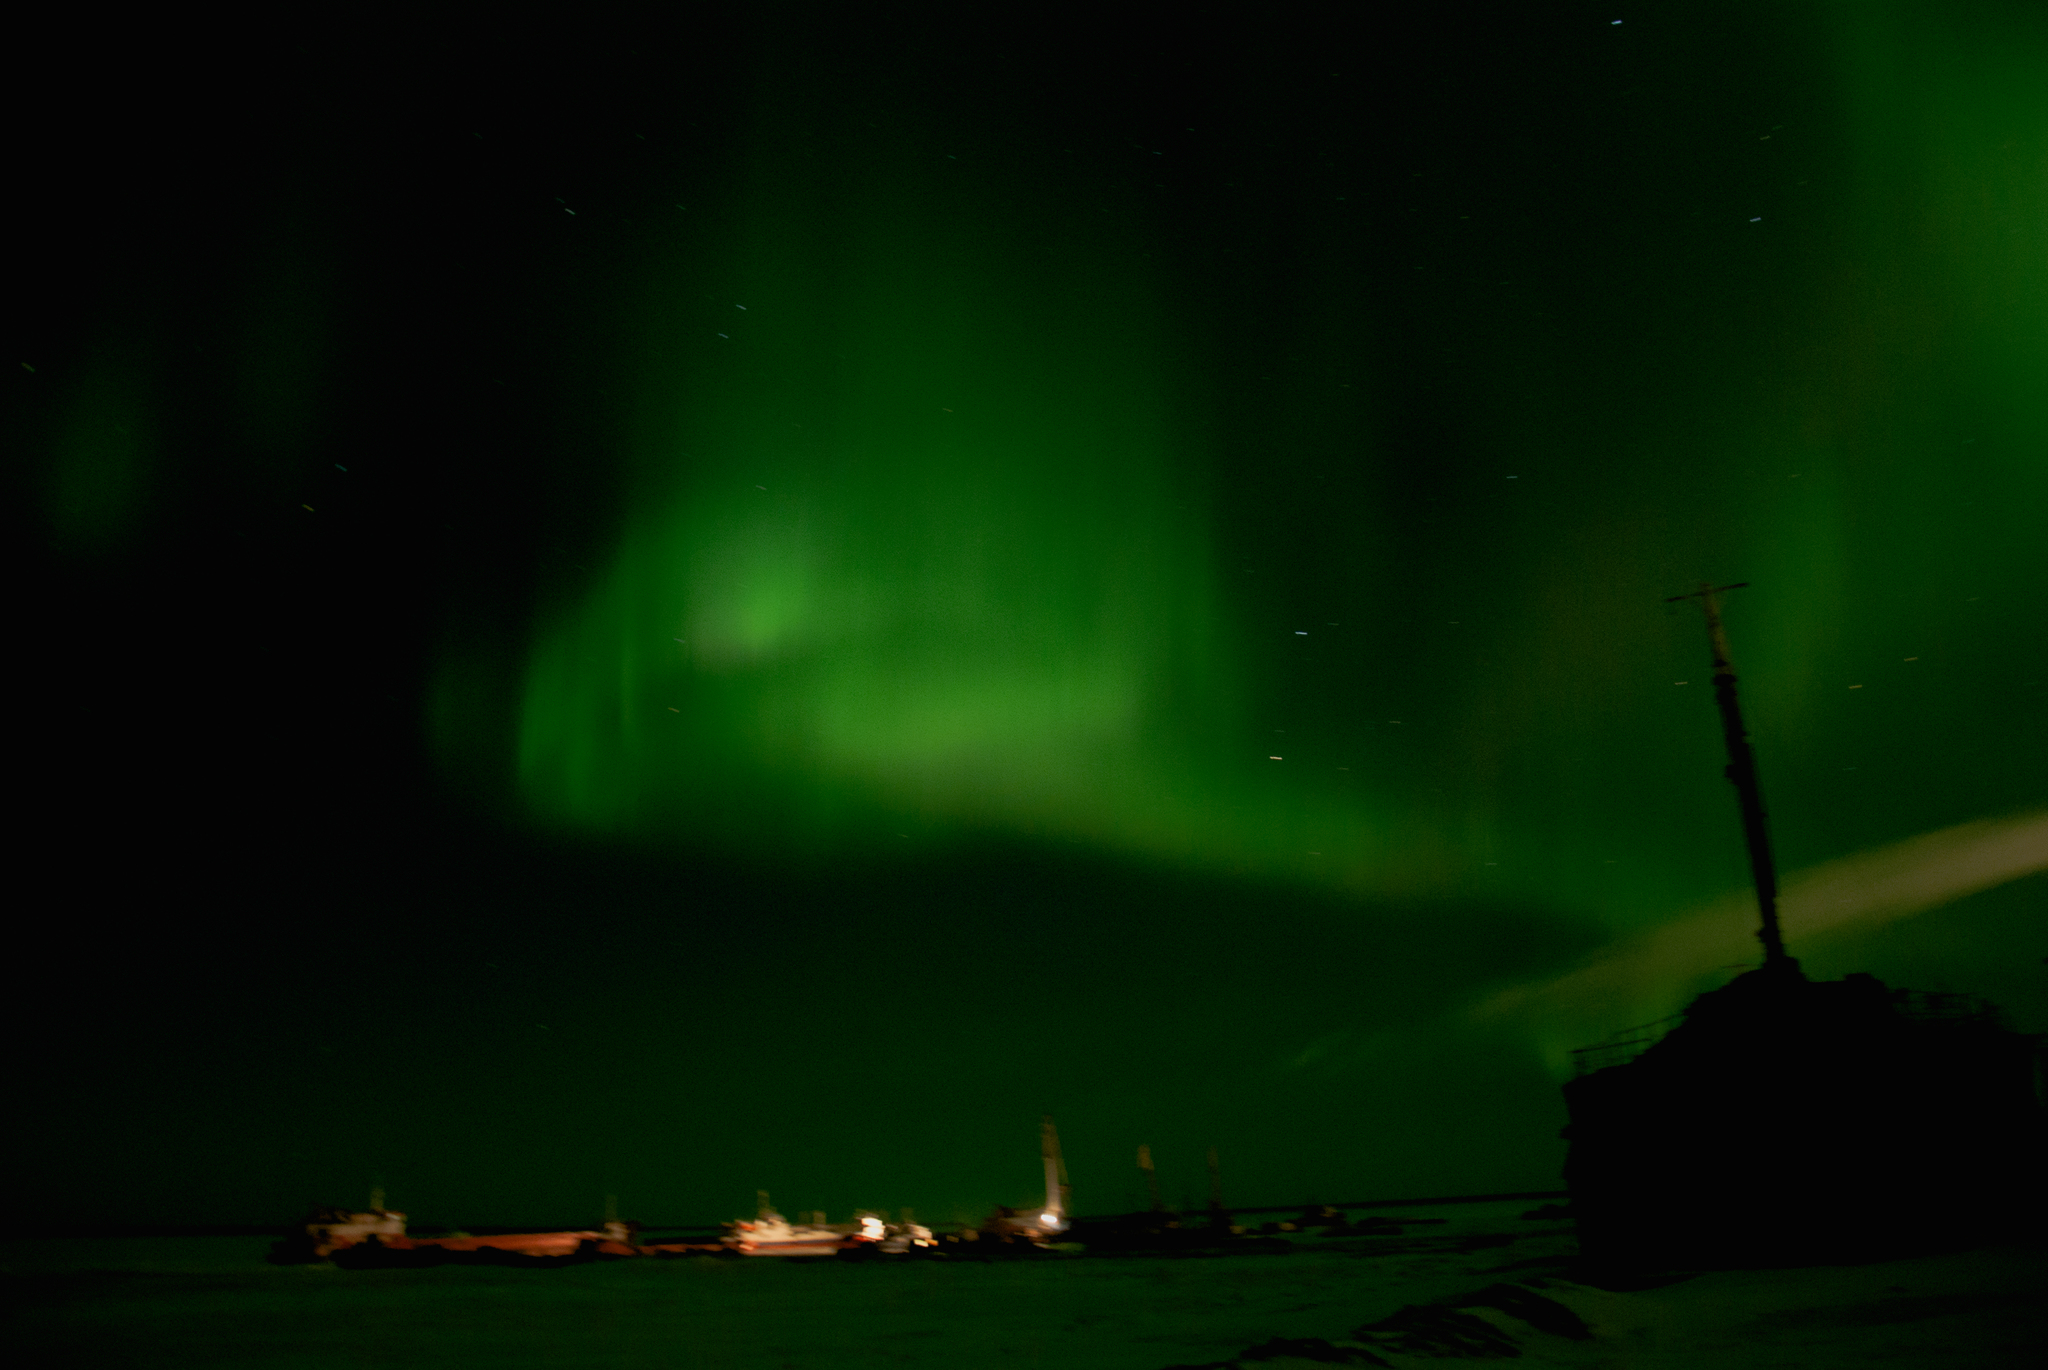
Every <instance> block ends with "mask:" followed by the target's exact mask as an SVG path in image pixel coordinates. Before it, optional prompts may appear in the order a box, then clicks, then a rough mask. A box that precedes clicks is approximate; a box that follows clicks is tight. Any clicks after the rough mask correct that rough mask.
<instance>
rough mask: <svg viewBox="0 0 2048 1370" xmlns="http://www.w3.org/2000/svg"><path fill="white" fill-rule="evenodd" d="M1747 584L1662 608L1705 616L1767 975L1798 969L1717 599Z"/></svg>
mask: <svg viewBox="0 0 2048 1370" xmlns="http://www.w3.org/2000/svg"><path fill="white" fill-rule="evenodd" d="M1748 585H1749V582H1748V581H1746V580H1745V581H1739V582H1737V583H1736V584H1734V585H1720V586H1715V585H1710V584H1708V583H1707V582H1706V581H1701V582H1700V588H1699V589H1697V590H1695V591H1694V592H1693V593H1691V594H1689V595H1673V596H1671V597H1670V598H1669V599H1667V600H1665V601H1664V602H1665V603H1666V604H1676V603H1678V602H1679V601H1680V600H1683V599H1697V600H1698V601H1699V602H1700V607H1701V608H1703V609H1704V610H1705V611H1706V615H1707V636H1708V637H1709V638H1710V639H1711V640H1712V642H1713V645H1714V703H1715V704H1716V705H1718V706H1719V707H1720V710H1721V735H1722V737H1723V739H1724V740H1725V741H1726V742H1727V744H1728V770H1727V776H1728V779H1729V781H1730V782H1731V783H1732V784H1733V785H1734V786H1735V793H1736V796H1737V798H1738V799H1739V800H1740V801H1741V804H1742V836H1743V838H1744V839H1745V840H1746V841H1747V842H1748V844H1749V872H1750V876H1751V878H1752V879H1754V880H1755V882H1756V907H1757V913H1758V914H1759V915H1760V916H1761V917H1762V920H1763V922H1762V926H1760V927H1759V928H1758V929H1757V934H1756V936H1757V940H1758V941H1760V942H1762V943H1763V944H1764V968H1765V969H1766V970H1786V969H1790V970H1794V971H1796V970H1797V969H1798V965H1799V963H1798V962H1796V961H1794V960H1793V959H1792V958H1791V957H1789V956H1787V955H1786V954H1785V942H1784V939H1783V938H1782V937H1780V936H1779V935H1778V871H1777V867H1776V866H1775V865H1774V864H1773V863H1772V861H1771V834H1770V830H1769V828H1768V827H1766V826H1765V823H1764V800H1763V794H1762V792H1761V791H1760V790H1759V789H1758V787H1757V779H1756V757H1755V756H1754V755H1753V754H1752V753H1751V752H1750V749H1749V730H1748V729H1746V728H1745V727H1743V725H1742V708H1741V706H1740V705H1739V704H1737V703H1736V700H1735V667H1734V666H1733V665H1732V664H1730V662H1729V660H1728V635H1727V633H1725V632H1724V631H1722V628H1721V604H1720V601H1719V600H1718V599H1717V598H1716V596H1718V595H1719V594H1721V592H1722V591H1724V590H1741V589H1746V588H1747V587H1748Z"/></svg>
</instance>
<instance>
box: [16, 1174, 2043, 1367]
mask: <svg viewBox="0 0 2048 1370" xmlns="http://www.w3.org/2000/svg"><path fill="white" fill-rule="evenodd" d="M1527 1207H1528V1205H1527V1204H1526V1203H1525V1202H1522V1203H1510V1204H1498V1205H1462V1206H1456V1207H1446V1208H1443V1209H1440V1210H1436V1211H1434V1212H1433V1213H1429V1214H1427V1216H1438V1217H1443V1218H1446V1219H1449V1220H1450V1221H1448V1222H1446V1223H1445V1224H1443V1225H1440V1226H1426V1227H1419V1228H1416V1229H1414V1230H1412V1231H1411V1232H1410V1234H1409V1235H1408V1236H1406V1237H1403V1238H1363V1239H1361V1238H1352V1239H1340V1240H1336V1241H1331V1242H1318V1241H1315V1240H1304V1241H1301V1242H1299V1243H1297V1245H1296V1248H1295V1250H1294V1251H1293V1252H1292V1253H1290V1254H1287V1255H1257V1256H1230V1257H1218V1258H1189V1259H1154V1258H1081V1259H1072V1260H1051V1261H1037V1262H990V1263H979V1262H967V1261H962V1262H936V1261H934V1262H917V1263H882V1262H876V1263H871V1264H856V1265H848V1264H843V1263H837V1262H829V1261H825V1262H792V1261H778V1260H752V1261H721V1260H714V1259H709V1258H686V1259H679V1260H668V1261H656V1260H638V1261H619V1262H612V1263H604V1264H593V1265H582V1266H575V1267H571V1268H566V1269H549V1270H519V1269H508V1268H499V1267H442V1268H435V1269H424V1270H384V1271H345V1270H337V1269H333V1268H331V1267H304V1266H301V1267H284V1268H276V1267H271V1266H267V1265H265V1264H264V1263H263V1261H262V1255H263V1252H264V1250H265V1248H266V1246H267V1244H268V1243H267V1241H266V1240H264V1239H260V1238H220V1237H212V1238H186V1239H161V1240H141V1239H138V1240H131V1241H121V1240H105V1241H92V1242H86V1241H37V1242H10V1243H5V1244H0V1267H4V1270H5V1272H6V1281H5V1283H6V1288H7V1296H8V1302H9V1304H10V1309H9V1319H8V1320H9V1323H10V1325H11V1326H10V1330H9V1333H8V1342H9V1345H10V1348H11V1351H12V1353H13V1358H14V1359H15V1363H17V1364H28V1365H35V1366H38V1367H45V1366H124V1367H138V1368H141V1367H156V1366H222V1367H258V1366H262V1367H271V1366H276V1367H326V1366H379V1367H383V1366H428V1367H436V1366H450V1367H454V1366H463V1367H474V1366H479V1365H487V1366H492V1367H494V1368H496V1367H512V1366H517V1367H525V1366H533V1367H543V1366H545V1367H583V1366H589V1367H600V1366H602V1367H618V1368H619V1370H638V1368H639V1367H682V1368H687V1367H699V1366H702V1367H721V1368H722V1367H732V1370H784V1368H785V1367H787V1368H789V1370H825V1368H826V1367H833V1368H834V1370H840V1368H845V1370H859V1368H861V1367H884V1366H887V1367H969V1368H970V1370H971V1368H972V1367H977V1366H991V1367H1012V1366H1014V1367H1032V1368H1033V1370H1037V1368H1038V1367H1044V1368H1045V1370H1164V1367H1167V1366H1173V1365H1204V1364H1216V1363H1219V1362H1229V1361H1233V1360H1235V1361H1236V1362H1237V1363H1238V1364H1241V1365H1244V1366H1253V1365H1266V1366H1273V1367H1276V1370H1285V1367H1290V1366H1305V1365H1309V1364H1315V1363H1324V1364H1329V1363H1338V1364H1342V1363H1347V1361H1348V1363H1352V1364H1372V1363H1375V1362H1374V1361H1372V1360H1368V1359H1365V1358H1363V1357H1364V1350H1363V1348H1364V1347H1365V1346H1368V1345H1369V1346H1371V1347H1373V1348H1375V1349H1373V1350H1372V1351H1371V1354H1372V1355H1374V1356H1377V1357H1378V1362H1377V1363H1383V1364H1390V1365H1396V1366H1422V1365H1436V1366H1439V1367H1441V1365H1442V1363H1443V1355H1444V1353H1445V1352H1446V1351H1447V1350H1449V1349H1451V1348H1450V1347H1448V1346H1447V1345H1444V1344H1441V1343H1439V1344H1437V1345H1435V1346H1434V1347H1423V1348H1420V1349H1411V1350H1407V1351H1404V1350H1400V1349H1394V1347H1393V1342H1394V1341H1396V1340H1398V1336H1396V1334H1390V1333H1383V1334H1381V1336H1380V1338H1379V1339H1378V1340H1376V1341H1370V1342H1367V1343H1360V1342H1357V1341H1355V1340H1354V1339H1353V1337H1352V1333H1353V1331H1354V1329H1357V1328H1359V1327H1360V1326H1361V1325H1363V1324H1369V1323H1373V1322H1377V1321H1379V1320H1382V1319H1385V1318H1388V1317H1389V1315H1395V1314H1398V1313H1399V1311H1400V1310H1401V1309H1402V1308H1403V1306H1404V1305H1430V1304H1439V1305H1440V1306H1439V1307H1437V1308H1431V1309H1427V1310H1425V1312H1424V1313H1423V1314H1422V1315H1421V1322H1420V1323H1419V1324H1417V1325H1420V1326H1423V1327H1425V1328H1427V1327H1429V1326H1434V1325H1437V1323H1440V1322H1441V1320H1442V1319H1443V1317H1444V1316H1445V1315H1446V1314H1447V1313H1448V1312H1449V1310H1450V1309H1452V1308H1455V1307H1457V1306H1459V1304H1460V1301H1461V1296H1464V1295H1467V1294H1470V1293H1472V1292H1474V1291H1477V1290H1480V1289H1482V1288H1485V1287H1487V1286H1494V1285H1500V1284H1504V1283H1505V1284H1512V1285H1518V1286H1520V1287H1522V1288H1526V1289H1528V1290H1529V1291H1531V1292H1533V1293H1535V1294H1539V1295H1541V1296H1542V1297H1543V1298H1546V1299H1550V1300H1554V1301H1555V1302H1556V1303H1558V1304H1562V1305H1563V1306H1564V1307H1566V1308H1569V1309H1570V1310H1572V1312H1574V1313H1576V1314H1577V1315H1578V1316H1579V1318H1581V1319H1583V1321H1584V1323H1585V1324H1586V1325H1587V1327H1588V1328H1589V1330H1590V1332H1591V1335H1590V1336H1589V1337H1587V1338H1585V1339H1575V1338H1573V1337H1570V1336H1567V1335H1563V1334H1561V1333H1558V1332H1553V1331H1544V1330H1539V1329H1538V1328H1537V1327H1534V1326H1532V1325H1531V1324H1530V1323H1529V1322H1527V1321H1524V1320H1522V1319H1521V1318H1519V1317H1516V1316H1513V1315H1511V1314H1510V1313H1507V1312H1503V1311H1500V1310H1499V1309H1498V1308H1493V1307H1484V1306H1467V1309H1466V1312H1465V1313H1464V1315H1463V1316H1464V1319H1468V1320H1469V1319H1484V1320H1485V1322H1486V1324H1488V1325H1490V1329H1491V1330H1490V1331H1489V1330H1488V1329H1487V1328H1486V1327H1481V1328H1480V1329H1479V1336H1478V1338H1477V1342H1478V1343H1479V1344H1485V1343H1487V1342H1489V1341H1490V1342H1491V1345H1492V1349H1493V1353H1494V1355H1495V1356H1496V1357H1505V1356H1506V1355H1507V1354H1510V1353H1519V1359H1520V1360H1521V1361H1523V1362H1524V1363H1527V1364H1535V1365H1559V1366H1572V1367H1581V1366H1584V1367H1609V1366H1613V1367H1637V1366H1640V1367H1644V1368H1645V1370H1651V1368H1652V1367H1655V1368H1658V1370H1662V1368H1663V1367H1670V1368H1671V1370H1681V1368H1683V1370H1695V1368H1697V1370H1708V1367H1723V1366H1745V1367H1747V1366H1784V1367H1788V1368H1789V1367H1803V1368H1807V1370H1830V1368H1831V1367H1836V1366H1841V1367H1850V1366H1901V1367H1905V1366H1912V1367H1950V1366H1959V1367H1960V1366H1986V1367H1991V1366H1997V1367H2004V1366H2021V1365H2026V1366H2030V1367H2031V1366H2034V1365H2037V1364H2043V1363H2048V1245H2044V1244H2042V1243H2039V1242H2031V1243H2023V1244H2018V1245H2014V1246H2010V1247H2002V1248H1997V1249H1989V1250H1983V1251H1976V1252H1968V1253H1960V1254H1955V1255H1948V1256H1939V1257H1930V1258H1926V1259H1921V1260H1911V1261H1896V1262H1890V1263H1886V1264H1880V1265H1866V1266H1839V1267H1825V1268H1818V1269H1806V1270H1790V1271H1785V1270H1780V1271H1747V1272H1725V1273H1719V1274H1707V1275H1699V1276H1695V1277H1693V1278H1690V1279H1684V1280H1680V1281H1678V1282H1676V1283H1671V1284H1666V1285H1663V1286H1661V1287H1658V1288H1654V1289H1646V1290H1640V1291H1636V1292H1629V1293H1614V1292H1608V1291H1604V1290H1600V1289H1595V1288H1591V1287H1588V1286H1585V1285H1581V1284H1575V1283H1572V1282H1569V1281H1566V1280H1564V1279H1563V1278H1561V1275H1560V1272H1561V1271H1562V1270H1563V1269H1564V1266H1565V1263H1566V1261H1567V1260H1568V1259H1569V1257H1570V1255H1571V1251H1572V1240H1571V1236H1570V1232H1569V1227H1568V1225H1565V1224H1558V1223H1548V1222H1527V1221H1522V1220H1520V1219H1518V1218H1517V1216H1516V1215H1517V1214H1518V1213H1519V1212H1521V1211H1523V1210H1524V1209H1526V1208H1527ZM1395 1216H1400V1217H1416V1216H1425V1214H1424V1212H1423V1211H1420V1210H1409V1209H1403V1210H1399V1211H1398V1213H1397V1214H1396V1215H1395ZM1409 1316H1410V1318H1411V1321H1412V1320H1413V1318H1414V1317H1415V1316H1416V1315H1409ZM1450 1316H1451V1318H1452V1321H1453V1323H1456V1324H1457V1325H1460V1326H1463V1327H1465V1328H1467V1329H1470V1328H1472V1327H1474V1326H1475V1324H1473V1323H1472V1322H1470V1321H1460V1320H1459V1318H1458V1317H1457V1315H1455V1314H1452V1315H1450ZM1432 1319H1435V1320H1436V1322H1432V1321H1431V1320H1432ZM1275 1338H1281V1339H1287V1340H1289V1341H1292V1342H1293V1347H1292V1349H1293V1351H1295V1352H1296V1353H1297V1354H1290V1355H1277V1356H1276V1355H1273V1354H1271V1353H1273V1352H1275V1351H1279V1350H1280V1349H1281V1347H1282V1343H1276V1342H1275V1341H1274V1339H1275ZM1313 1339H1321V1340H1322V1341H1324V1342H1327V1343H1329V1346H1328V1347H1327V1348H1325V1347H1321V1346H1318V1345H1317V1344H1316V1342H1315V1341H1314V1340H1313ZM1469 1340H1470V1338H1469V1337H1468V1341H1469ZM1253 1348H1259V1350H1258V1351H1257V1352H1256V1353H1255V1355H1254V1356H1253V1357H1246V1356H1245V1355H1244V1353H1245V1352H1246V1351H1248V1350H1251V1349H1253ZM1349 1348H1359V1349H1358V1350H1355V1351H1354V1350H1350V1349H1349ZM1429 1350H1434V1351H1435V1352H1436V1354H1434V1355H1431V1354H1428V1351H1429ZM1299 1353H1307V1354H1310V1355H1314V1356H1316V1357H1317V1359H1316V1360H1309V1359H1304V1358H1303V1355H1302V1354H1299ZM1339 1357H1341V1359H1333V1358H1339Z"/></svg>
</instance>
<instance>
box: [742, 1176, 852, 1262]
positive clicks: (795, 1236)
mask: <svg viewBox="0 0 2048 1370" xmlns="http://www.w3.org/2000/svg"><path fill="white" fill-rule="evenodd" d="M726 1226H727V1228H728V1229H729V1230H728V1231H727V1232H726V1234H725V1235H724V1236H723V1237H721V1238H720V1239H719V1240H720V1241H722V1242H723V1243H724V1244H725V1247H726V1249H727V1250H728V1251H736V1252H738V1253H739V1254H740V1255H742V1256H832V1255H837V1254H838V1253H839V1252H841V1251H844V1250H848V1249H851V1248H854V1247H859V1246H864V1245H868V1244H870V1243H874V1242H879V1241H880V1240H881V1239H882V1236H883V1233H884V1227H883V1223H882V1220H881V1219H880V1218H876V1217H872V1216H870V1217H867V1218H865V1219H863V1220H861V1221H860V1222H859V1223H858V1225H857V1227H858V1230H856V1231H852V1232H847V1231H842V1230H841V1229H839V1228H837V1227H832V1226H829V1225H827V1224H824V1223H802V1224H798V1223H792V1222H790V1221H789V1219H787V1218H785V1217H783V1216H782V1215H781V1214H780V1213H777V1212H776V1211H775V1208H774V1206H773V1205H772V1204H770V1203H769V1202H768V1192H767V1191H766V1190H762V1191H760V1210H759V1212H757V1213H756V1214H755V1216H754V1217H753V1218H752V1219H751V1220H749V1219H746V1218H742V1219H740V1220H739V1221H737V1222H732V1223H728V1224H726Z"/></svg>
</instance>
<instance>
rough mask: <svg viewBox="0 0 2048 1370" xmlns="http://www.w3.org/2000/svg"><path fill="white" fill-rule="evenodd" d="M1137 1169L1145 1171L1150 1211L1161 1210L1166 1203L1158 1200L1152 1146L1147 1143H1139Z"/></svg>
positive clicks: (1157, 1178) (1156, 1176) (1156, 1174)
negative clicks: (1150, 1203) (1150, 1204)
mask: <svg viewBox="0 0 2048 1370" xmlns="http://www.w3.org/2000/svg"><path fill="white" fill-rule="evenodd" d="M1138 1169H1140V1170H1142V1171H1144V1172H1145V1192H1146V1194H1147V1195H1149V1196H1150V1197H1151V1200H1152V1211H1153V1212H1154V1213H1158V1212H1161V1211H1163V1210H1164V1209H1165V1207H1166V1205H1165V1204H1163V1203H1161V1202H1159V1172H1158V1171H1157V1170H1155V1169H1153V1167H1152V1147H1151V1145H1150V1144H1149V1143H1140V1144H1139V1147H1138Z"/></svg>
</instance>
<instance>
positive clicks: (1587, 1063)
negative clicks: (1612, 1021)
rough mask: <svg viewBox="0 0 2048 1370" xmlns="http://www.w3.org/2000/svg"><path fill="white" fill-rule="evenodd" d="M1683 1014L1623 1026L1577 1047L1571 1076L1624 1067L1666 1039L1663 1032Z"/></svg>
mask: <svg viewBox="0 0 2048 1370" xmlns="http://www.w3.org/2000/svg"><path fill="white" fill-rule="evenodd" d="M1684 1017H1685V1015H1684V1014H1683V1013H1674V1014H1672V1015H1671V1016H1670V1017H1669V1018H1659V1019H1658V1020H1657V1021H1656V1022H1654V1023H1643V1024H1641V1025H1640V1026H1637V1027H1630V1028H1623V1029H1621V1030H1620V1031H1619V1032H1611V1033H1609V1034H1608V1035H1607V1036H1605V1037H1603V1038H1602V1039H1600V1040H1599V1041H1597V1042H1595V1043H1593V1045H1591V1046H1589V1047H1578V1048H1576V1049H1575V1050H1573V1052H1572V1054H1571V1055H1572V1078H1573V1079H1574V1080H1576V1079H1578V1078H1579V1077H1580V1076H1582V1075H1591V1074H1592V1073H1593V1072H1594V1071H1596V1070H1605V1069H1607V1067H1609V1066H1625V1065H1627V1064H1628V1063H1629V1062H1630V1061H1633V1060H1635V1058H1636V1057H1638V1056H1640V1055H1642V1054H1643V1053H1644V1052H1646V1051H1648V1050H1649V1049H1650V1048H1651V1047H1653V1046H1655V1045H1657V1043H1659V1042H1661V1041H1663V1040H1664V1035H1665V1034H1666V1033H1668V1032H1670V1031H1671V1029H1672V1028H1674V1027H1677V1026H1678V1024H1679V1023H1680V1022H1681V1021H1682V1020H1683V1019H1684Z"/></svg>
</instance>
